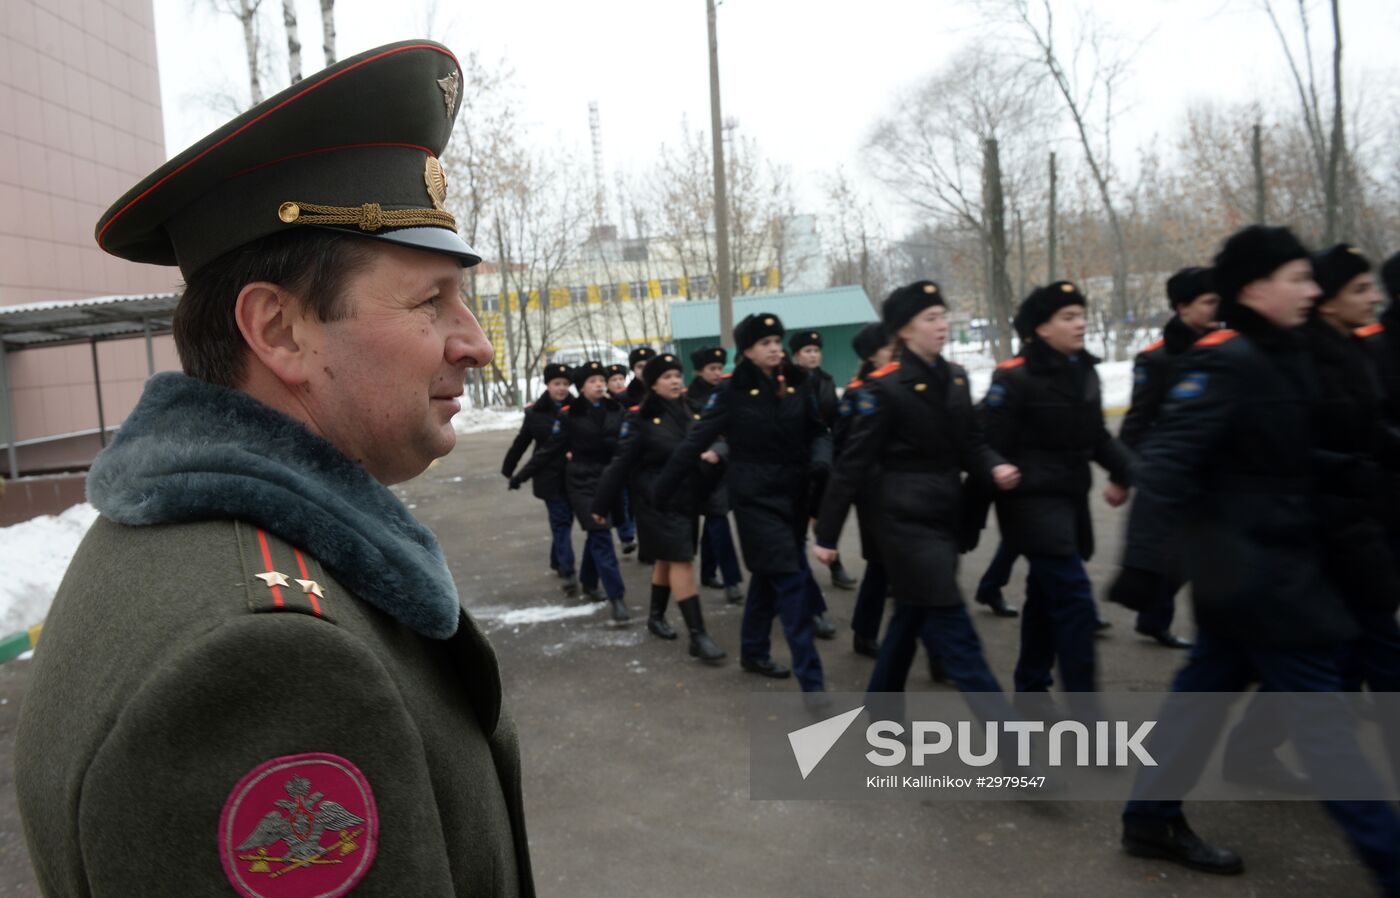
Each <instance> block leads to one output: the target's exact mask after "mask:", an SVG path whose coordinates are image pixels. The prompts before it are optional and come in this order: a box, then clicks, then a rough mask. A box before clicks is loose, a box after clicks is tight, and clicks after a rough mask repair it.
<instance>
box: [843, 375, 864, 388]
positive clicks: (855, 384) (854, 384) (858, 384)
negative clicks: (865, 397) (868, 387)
mask: <svg viewBox="0 0 1400 898" xmlns="http://www.w3.org/2000/svg"><path fill="white" fill-rule="evenodd" d="M863 386H865V381H863V380H861V379H860V378H859V377H857V378H856V379H855V380H853V381H851V382H850V383H848V384H846V389H848V390H859V389H860V388H861V387H863Z"/></svg>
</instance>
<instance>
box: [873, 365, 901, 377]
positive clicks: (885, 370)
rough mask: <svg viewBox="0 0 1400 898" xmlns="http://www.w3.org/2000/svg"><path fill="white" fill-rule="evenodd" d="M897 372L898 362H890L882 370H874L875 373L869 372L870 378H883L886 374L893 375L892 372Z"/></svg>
mask: <svg viewBox="0 0 1400 898" xmlns="http://www.w3.org/2000/svg"><path fill="white" fill-rule="evenodd" d="M898 370H899V362H890V363H889V364H888V365H886V366H885V367H883V368H880V369H877V370H875V371H871V372H870V376H871V377H884V376H885V375H887V374H893V373H894V372H896V371H898Z"/></svg>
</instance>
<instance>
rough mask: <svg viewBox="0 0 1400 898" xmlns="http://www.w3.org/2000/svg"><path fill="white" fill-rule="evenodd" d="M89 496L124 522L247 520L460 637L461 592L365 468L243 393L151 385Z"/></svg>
mask: <svg viewBox="0 0 1400 898" xmlns="http://www.w3.org/2000/svg"><path fill="white" fill-rule="evenodd" d="M87 494H88V499H89V501H91V502H92V504H93V505H94V506H96V508H97V510H98V511H99V512H101V513H102V514H103V515H105V516H106V517H108V518H111V519H112V520H114V521H116V522H117V523H119V524H129V525H137V526H139V525H143V524H176V523H182V522H187V521H202V520H212V519H220V518H232V519H237V520H241V521H248V522H250V523H252V524H255V525H257V526H259V527H262V528H264V529H266V530H268V531H270V532H272V533H275V534H276V535H277V536H279V537H281V538H282V539H284V540H286V541H287V542H289V543H292V544H293V545H297V546H300V547H301V548H303V549H306V550H307V551H309V552H311V554H313V555H315V556H316V557H317V558H318V559H320V561H321V563H322V564H323V565H325V567H326V568H327V570H329V571H330V572H331V573H332V574H334V575H335V577H336V579H337V580H339V581H341V583H342V584H343V585H344V586H345V587H346V588H348V589H349V590H350V591H351V592H353V593H354V594H355V595H356V596H357V597H358V598H360V599H362V600H364V601H365V602H368V603H369V604H371V605H373V606H375V607H376V608H378V609H379V610H380V611H383V612H384V613H385V614H387V615H389V616H390V617H392V618H394V619H395V620H397V621H399V623H401V624H403V625H404V626H406V627H409V628H410V629H412V630H414V631H415V632H418V633H421V634H422V635H424V636H427V637H430V638H432V639H447V638H448V637H450V636H452V634H453V633H455V632H456V630H457V623H458V618H459V615H460V605H459V603H458V599H457V587H456V585H455V584H454V583H453V581H452V575H451V573H449V572H448V570H447V564H446V562H445V561H444V560H443V557H442V549H441V548H439V547H438V543H437V539H436V538H434V536H433V534H432V533H431V532H430V531H429V530H428V528H426V527H424V526H423V525H422V524H420V523H418V521H417V520H415V519H414V517H413V515H411V514H409V512H408V509H406V508H404V506H403V503H401V502H400V501H399V500H398V499H397V498H396V497H395V496H394V494H393V493H392V492H390V491H389V490H388V489H387V488H385V487H384V486H383V485H382V484H380V483H379V482H378V481H376V480H375V479H374V478H372V477H370V475H369V473H368V472H366V471H365V469H364V468H362V467H360V466H359V465H358V464H356V463H355V462H353V461H351V460H350V459H349V458H347V457H345V456H344V455H343V454H341V452H340V451H339V450H338V449H336V448H335V447H334V446H332V445H331V444H330V443H328V442H326V441H325V440H324V439H322V438H321V437H319V436H317V435H315V434H313V433H311V431H309V430H307V429H306V427H305V426H303V425H302V424H301V423H300V422H298V421H296V420H295V419H293V418H290V417H288V416H287V415H284V414H282V413H281V412H278V411H275V410H273V409H271V408H269V407H268V406H265V405H263V404H262V403H260V402H258V401H257V400H255V399H253V398H252V397H251V396H249V395H247V394H246V393H241V392H239V391H237V390H230V389H226V388H224V387H218V386H214V385H213V384H209V383H205V382H204V381H200V380H196V379H194V378H191V377H186V376H185V375H183V374H176V373H173V372H167V373H164V374H157V375H156V376H154V377H152V378H151V379H150V380H149V381H147V383H146V389H145V392H144V393H142V395H141V401H140V402H139V403H137V406H136V408H135V410H134V411H132V413H131V416H130V417H128V418H127V419H126V423H125V424H123V425H122V427H121V431H120V432H119V433H118V434H117V436H116V439H114V440H113V441H112V444H111V445H110V446H108V447H107V449H106V450H104V451H103V452H102V454H101V455H99V456H98V457H97V460H96V461H94V462H93V464H92V470H91V472H89V474H88V479H87Z"/></svg>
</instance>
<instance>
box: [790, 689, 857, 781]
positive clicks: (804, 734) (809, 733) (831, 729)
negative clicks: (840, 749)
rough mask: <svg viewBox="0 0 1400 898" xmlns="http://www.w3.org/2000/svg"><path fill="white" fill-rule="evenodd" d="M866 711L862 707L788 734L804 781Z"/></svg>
mask: <svg viewBox="0 0 1400 898" xmlns="http://www.w3.org/2000/svg"><path fill="white" fill-rule="evenodd" d="M864 710H865V706H864V705H861V706H860V707H859V708H856V709H855V710H854V711H847V712H846V713H844V714H838V715H836V716H835V717H828V718H827V719H826V720H820V721H817V722H816V723H814V724H812V725H811V726H805V727H803V728H802V729H800V730H793V731H792V732H791V733H788V734H787V737H788V744H790V745H791V746H792V756H793V757H794V758H795V759H796V760H797V769H798V770H799V771H801V773H802V778H803V779H804V780H805V779H806V778H807V775H808V774H809V773H811V772H812V771H813V770H815V769H816V768H817V765H818V764H820V763H821V762H822V758H824V757H826V754H827V752H829V751H831V747H832V746H833V745H835V744H836V742H837V740H838V739H840V738H841V736H842V734H843V733H845V732H846V730H848V729H850V726H851V724H852V723H853V722H854V721H855V719H856V718H857V717H859V716H860V712H862V711H864Z"/></svg>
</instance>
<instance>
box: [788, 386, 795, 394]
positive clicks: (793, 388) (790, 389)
mask: <svg viewBox="0 0 1400 898" xmlns="http://www.w3.org/2000/svg"><path fill="white" fill-rule="evenodd" d="M788 392H789V393H796V392H797V389H796V388H795V387H788Z"/></svg>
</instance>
